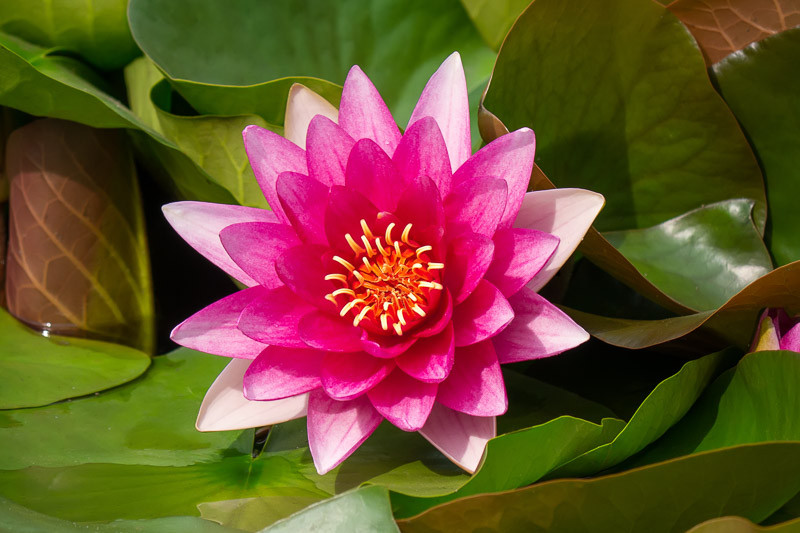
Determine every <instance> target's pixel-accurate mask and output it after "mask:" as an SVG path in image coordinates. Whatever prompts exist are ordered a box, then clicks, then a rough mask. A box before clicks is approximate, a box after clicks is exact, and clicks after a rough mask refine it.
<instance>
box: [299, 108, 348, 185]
mask: <svg viewBox="0 0 800 533" xmlns="http://www.w3.org/2000/svg"><path fill="white" fill-rule="evenodd" d="M355 143H356V142H355V141H354V140H353V138H352V137H350V136H349V135H348V134H347V132H345V131H344V130H343V129H342V128H340V127H339V125H338V124H336V123H334V122H332V121H331V120H330V119H328V118H326V117H322V116H319V117H315V118H314V119H313V120H312V121H311V124H310V125H309V126H308V141H307V143H306V161H307V163H308V173H309V175H310V176H311V177H312V178H314V179H316V180H317V181H319V182H320V183H324V184H325V185H328V186H331V185H344V171H345V168H347V159H348V158H349V157H350V150H352V148H353V145H354V144H355Z"/></svg>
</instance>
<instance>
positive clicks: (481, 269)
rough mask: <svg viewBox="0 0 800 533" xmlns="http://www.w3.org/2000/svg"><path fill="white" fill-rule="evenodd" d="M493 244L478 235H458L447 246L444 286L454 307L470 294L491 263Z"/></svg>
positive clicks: (486, 238)
mask: <svg viewBox="0 0 800 533" xmlns="http://www.w3.org/2000/svg"><path fill="white" fill-rule="evenodd" d="M493 256H494V243H493V242H492V239H490V238H489V237H487V236H485V235H481V234H479V233H464V234H462V235H459V236H458V237H456V238H455V239H453V240H452V241H450V243H449V245H448V246H447V259H445V262H444V264H445V267H446V269H445V272H444V284H445V285H446V286H447V288H448V289H449V290H450V293H451V294H452V295H453V300H455V303H456V305H458V304H460V303H461V302H463V301H464V300H466V299H467V297H468V296H469V295H470V294H472V291H474V290H475V287H477V286H478V283H479V282H480V281H481V279H483V276H484V274H486V271H487V270H488V268H489V265H490V264H491V263H492V257H493Z"/></svg>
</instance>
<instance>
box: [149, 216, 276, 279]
mask: <svg viewBox="0 0 800 533" xmlns="http://www.w3.org/2000/svg"><path fill="white" fill-rule="evenodd" d="M161 210H162V211H163V212H164V217H165V218H166V219H167V222H169V223H170V225H172V227H173V228H174V229H175V231H176V232H178V235H180V236H181V237H183V240H185V241H186V242H187V243H189V245H190V246H191V247H192V248H194V249H195V250H197V251H198V252H200V253H201V254H202V255H203V256H204V257H205V258H206V259H208V260H209V261H211V262H212V263H214V264H215V265H217V266H218V267H219V268H221V269H222V270H224V271H225V273H227V274H228V275H229V276H231V277H233V278H236V279H237V280H239V281H240V282H242V283H244V284H245V285H247V286H248V287H252V286H254V285H258V282H256V281H255V280H254V279H253V278H251V277H250V276H248V275H247V274H245V272H244V271H243V270H242V269H241V268H239V266H238V265H237V264H236V263H234V262H233V259H231V258H230V256H229V255H228V253H227V252H226V251H225V248H223V247H222V242H220V240H219V232H220V231H222V229H223V228H225V227H226V226H230V225H231V224H236V223H239V222H278V218H277V217H276V216H275V213H273V212H271V211H267V210H266V209H256V208H254V207H244V206H241V205H225V204H209V203H205V202H174V203H171V204H167V205H165V206H163V207H162V208H161Z"/></svg>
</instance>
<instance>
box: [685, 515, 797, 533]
mask: <svg viewBox="0 0 800 533" xmlns="http://www.w3.org/2000/svg"><path fill="white" fill-rule="evenodd" d="M798 529H800V519H797V520H792V521H790V522H785V523H783V524H776V525H774V526H759V525H757V524H754V523H753V522H751V521H750V520H748V519H746V518H742V517H741V516H723V517H721V518H712V519H711V520H706V521H705V522H703V523H702V524H697V525H696V526H694V527H693V528H692V529H690V530H688V531H687V532H686V533H760V532H762V531H764V532H767V531H770V532H774V533H794V532H795V531H798Z"/></svg>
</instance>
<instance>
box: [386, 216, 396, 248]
mask: <svg viewBox="0 0 800 533" xmlns="http://www.w3.org/2000/svg"><path fill="white" fill-rule="evenodd" d="M393 229H394V222H392V223H391V224H389V225H388V226H386V244H388V245H389V246H391V245H393V244H394V241H393V240H392V230H393Z"/></svg>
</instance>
